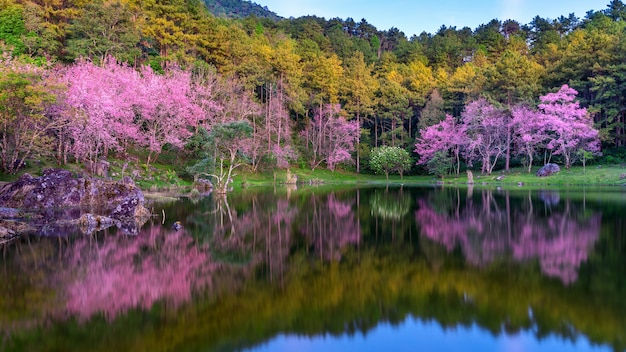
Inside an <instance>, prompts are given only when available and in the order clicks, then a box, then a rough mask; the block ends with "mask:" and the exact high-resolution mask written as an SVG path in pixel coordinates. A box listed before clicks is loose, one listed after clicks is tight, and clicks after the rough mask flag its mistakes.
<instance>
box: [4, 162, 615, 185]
mask: <svg viewBox="0 0 626 352" xmlns="http://www.w3.org/2000/svg"><path fill="white" fill-rule="evenodd" d="M46 167H58V166H55V165H45V166H44V165H38V167H31V168H28V169H25V170H23V172H22V173H24V172H28V173H30V174H32V175H40V174H41V171H42V170H43V169H44V168H46ZM65 168H67V169H69V170H70V171H72V172H77V173H80V172H85V170H84V169H82V168H81V167H80V166H78V165H73V164H72V165H68V166H65ZM538 169H539V166H537V167H533V169H532V171H531V173H528V172H527V170H526V169H523V168H514V169H511V170H510V171H508V172H504V171H497V172H494V173H493V174H492V175H480V173H479V172H478V171H474V184H476V185H483V184H484V185H494V184H495V185H501V186H503V187H504V186H515V187H518V186H520V185H523V186H580V185H598V186H626V167H624V166H622V165H602V166H591V167H587V168H586V169H583V167H582V166H575V167H572V168H571V169H561V171H560V172H559V173H558V174H555V175H552V176H548V177H537V176H535V173H536V172H537V170H538ZM181 170H182V168H181V166H180V165H176V164H163V163H161V164H153V165H150V166H149V167H146V166H145V165H143V164H140V163H135V164H132V163H131V164H129V163H127V162H123V161H117V160H112V161H110V170H109V177H111V178H112V179H121V178H122V177H123V176H131V177H132V178H133V179H134V180H135V182H136V183H137V184H138V185H139V187H141V189H143V190H146V191H152V192H157V191H168V190H169V191H177V190H178V191H180V190H183V189H188V188H190V187H191V185H192V182H191V180H190V179H189V176H188V175H187V177H185V175H183V173H182V172H181ZM289 171H290V172H291V173H292V174H294V175H296V176H297V178H298V184H322V183H323V184H387V183H390V184H436V183H445V184H467V183H468V178H467V173H465V172H462V173H461V174H460V175H447V176H446V177H444V178H443V179H442V178H437V177H433V176H432V175H415V176H405V177H403V178H400V176H398V175H391V176H390V177H389V180H387V179H385V176H383V175H373V174H357V173H354V172H350V171H346V170H336V171H330V170H326V169H321V168H318V169H316V170H314V171H312V170H311V169H308V168H291V169H290V170H289ZM236 173H237V175H236V176H235V177H234V183H233V186H234V188H235V189H240V188H245V187H254V186H268V185H274V184H284V183H285V182H286V180H287V170H281V169H276V170H270V171H264V172H256V173H255V172H251V171H250V170H246V169H238V170H237V171H236ZM18 177H19V175H15V176H10V175H0V181H5V182H10V181H14V180H15V179H17V178H18Z"/></svg>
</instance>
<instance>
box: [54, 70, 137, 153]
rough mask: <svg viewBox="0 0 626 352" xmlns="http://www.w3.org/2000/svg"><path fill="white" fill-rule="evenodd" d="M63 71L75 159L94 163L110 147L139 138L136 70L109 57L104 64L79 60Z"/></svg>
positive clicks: (124, 144)
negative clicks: (136, 111) (135, 121)
mask: <svg viewBox="0 0 626 352" xmlns="http://www.w3.org/2000/svg"><path fill="white" fill-rule="evenodd" d="M62 74H63V81H64V83H65V84H66V85H67V92H66V96H65V103H66V104H67V105H68V109H67V114H72V115H74V116H75V118H73V119H72V121H73V123H72V126H71V127H70V129H69V133H70V135H71V138H72V140H73V144H72V152H73V154H74V156H75V157H76V159H78V160H80V161H86V162H90V163H91V164H92V165H93V164H95V162H96V161H97V160H98V158H100V157H103V156H106V155H107V153H108V152H109V151H110V150H123V149H124V148H125V147H126V145H127V144H128V142H129V141H132V142H137V141H139V140H140V135H141V133H140V130H139V128H138V127H139V126H137V125H135V124H134V123H133V122H134V118H135V111H134V106H135V105H136V103H137V101H138V100H139V97H140V95H141V93H140V92H141V90H140V89H139V88H140V81H139V76H138V74H137V72H135V71H134V70H133V69H132V68H130V67H127V66H122V65H118V64H117V63H116V62H115V61H114V60H113V59H108V60H107V61H105V62H104V63H103V66H96V65H93V64H92V63H91V62H88V61H80V62H78V63H76V64H74V65H72V66H69V67H67V68H66V69H65V70H64V71H63V72H62Z"/></svg>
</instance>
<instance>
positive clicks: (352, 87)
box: [341, 52, 378, 173]
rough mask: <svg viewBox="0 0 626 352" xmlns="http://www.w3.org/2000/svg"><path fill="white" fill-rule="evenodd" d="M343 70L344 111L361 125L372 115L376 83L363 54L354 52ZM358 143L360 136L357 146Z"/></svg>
mask: <svg viewBox="0 0 626 352" xmlns="http://www.w3.org/2000/svg"><path fill="white" fill-rule="evenodd" d="M345 64H346V65H345V69H344V82H343V83H344V84H342V86H341V92H342V98H343V101H344V109H345V110H346V111H347V112H348V113H349V114H350V115H352V116H354V117H355V118H356V120H357V123H358V124H359V128H360V127H361V126H362V125H363V124H362V119H363V118H367V117H369V116H371V115H372V114H373V113H374V104H375V99H374V98H375V95H374V94H375V92H376V89H377V87H378V81H377V80H376V79H375V78H374V77H373V76H372V68H371V67H370V66H368V65H367V64H366V63H365V57H364V56H363V53H361V52H356V53H355V54H354V55H353V56H352V57H350V58H348V59H347V60H346V63H345ZM359 143H360V136H359V140H358V141H357V144H359ZM360 149H361V148H358V147H357V153H356V172H357V173H359V172H360V170H361V168H360V166H361V153H360Z"/></svg>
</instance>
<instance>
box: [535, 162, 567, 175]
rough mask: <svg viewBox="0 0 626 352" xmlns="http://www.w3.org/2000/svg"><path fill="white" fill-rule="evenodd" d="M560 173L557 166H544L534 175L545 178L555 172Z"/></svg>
mask: <svg viewBox="0 0 626 352" xmlns="http://www.w3.org/2000/svg"><path fill="white" fill-rule="evenodd" d="M559 171H561V168H560V167H559V165H557V164H550V163H548V164H545V165H544V166H543V167H542V168H541V169H539V170H538V171H537V173H536V175H537V177H546V176H550V175H553V174H556V173H557V172H559Z"/></svg>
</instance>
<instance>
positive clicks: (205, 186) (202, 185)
mask: <svg viewBox="0 0 626 352" xmlns="http://www.w3.org/2000/svg"><path fill="white" fill-rule="evenodd" d="M193 188H195V189H197V190H198V191H200V193H204V192H209V191H211V190H212V189H213V183H212V182H211V180H208V179H206V178H198V179H197V180H196V181H195V182H194V183H193Z"/></svg>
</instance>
